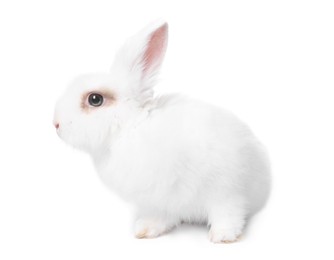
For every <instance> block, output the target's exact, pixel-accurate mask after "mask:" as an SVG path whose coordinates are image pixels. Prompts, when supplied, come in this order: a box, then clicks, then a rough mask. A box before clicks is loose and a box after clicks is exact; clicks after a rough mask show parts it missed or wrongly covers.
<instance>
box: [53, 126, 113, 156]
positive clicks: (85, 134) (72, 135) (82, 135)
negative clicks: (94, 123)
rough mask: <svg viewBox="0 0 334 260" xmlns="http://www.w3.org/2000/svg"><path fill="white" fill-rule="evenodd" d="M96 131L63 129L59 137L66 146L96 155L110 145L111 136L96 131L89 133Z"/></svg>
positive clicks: (58, 132)
mask: <svg viewBox="0 0 334 260" xmlns="http://www.w3.org/2000/svg"><path fill="white" fill-rule="evenodd" d="M89 130H94V129H87V128H86V129H85V128H80V127H79V128H78V129H77V131H75V129H70V128H69V127H68V128H63V129H60V131H57V134H58V136H59V137H60V139H62V140H63V141H64V142H65V143H66V144H68V145H70V146H72V147H74V148H76V149H78V150H82V151H84V152H87V153H89V154H94V153H96V151H98V150H101V149H102V150H103V147H106V145H107V144H108V143H109V142H108V139H109V135H108V134H107V133H101V132H99V133H96V132H95V131H89Z"/></svg>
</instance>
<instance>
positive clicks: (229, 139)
mask: <svg viewBox="0 0 334 260" xmlns="http://www.w3.org/2000/svg"><path fill="white" fill-rule="evenodd" d="M95 165H96V167H97V170H98V172H99V174H100V176H101V178H102V180H103V181H104V182H105V183H106V184H107V185H108V186H110V187H111V188H112V189H114V190H117V191H118V192H119V193H120V194H121V195H123V197H125V198H127V199H128V200H130V201H132V202H134V203H135V204H136V205H137V208H138V211H139V215H140V216H141V218H143V219H145V218H148V219H152V220H150V221H153V222H154V221H161V222H163V223H164V224H165V225H166V226H165V227H162V230H161V231H160V230H158V231H156V233H154V232H153V234H150V235H148V234H144V233H143V230H144V231H145V230H146V231H147V230H149V229H150V228H149V226H150V224H147V225H148V226H145V225H144V227H142V228H139V230H138V231H137V236H146V235H148V236H156V235H159V234H160V233H162V231H163V232H165V231H166V230H168V229H170V228H171V227H173V226H174V225H177V224H178V223H180V222H181V221H187V222H202V223H209V224H211V225H214V223H215V222H217V221H216V220H215V219H216V218H217V219H218V222H220V221H222V222H223V223H222V224H219V228H221V229H223V230H224V229H225V228H226V229H232V231H231V232H232V233H233V234H232V235H227V237H226V238H225V236H223V237H222V238H220V237H218V238H213V239H214V240H217V241H220V240H235V239H236V238H237V236H238V235H240V233H241V230H242V228H243V225H244V223H245V220H246V218H247V217H248V216H249V215H250V214H253V213H255V212H256V211H257V210H258V209H260V208H261V207H262V206H263V204H264V202H265V200H266V198H267V196H268V192H269V175H268V172H269V166H268V161H267V158H266V153H265V151H264V149H263V147H262V146H261V144H260V143H259V142H258V141H257V140H256V139H255V137H254V136H253V134H252V133H251V131H250V130H249V129H248V127H247V126H246V125H244V124H243V123H242V122H240V121H239V120H238V119H237V118H236V117H235V116H233V115H232V114H231V113H229V112H227V111H224V110H222V109H220V108H217V107H214V106H211V105H208V104H205V103H202V102H199V101H194V100H191V99H187V98H185V97H182V96H177V95H175V96H166V97H161V98H159V99H157V100H154V101H153V102H152V103H150V104H148V105H147V106H146V107H145V108H144V109H143V111H142V112H141V113H140V114H138V115H137V117H135V119H134V120H133V121H132V122H131V123H129V124H128V125H127V126H126V127H125V128H124V129H122V131H121V133H120V134H119V136H118V137H117V138H115V139H114V140H113V141H112V144H111V145H110V150H109V151H108V152H105V150H104V151H103V152H102V154H100V153H98V154H97V156H96V157H95ZM137 223H138V222H137ZM139 223H141V222H140V221H139ZM142 229H143V230H142ZM153 229H156V228H153ZM147 232H148V231H147ZM147 232H146V233H147Z"/></svg>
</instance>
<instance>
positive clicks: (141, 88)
mask: <svg viewBox="0 0 334 260" xmlns="http://www.w3.org/2000/svg"><path fill="white" fill-rule="evenodd" d="M167 41H168V24H167V23H166V22H158V23H154V24H151V25H149V26H148V27H146V28H145V29H144V30H142V31H141V32H139V33H138V34H137V35H135V36H134V37H132V38H130V39H129V40H128V41H127V42H126V43H125V45H124V46H123V47H122V48H121V49H120V50H119V52H118V53H117V54H116V58H115V61H114V64H113V67H112V68H113V69H114V70H116V71H117V73H121V74H122V75H124V76H125V77H126V81H127V82H128V81H129V80H130V81H131V82H128V83H129V84H126V87H127V88H131V90H132V91H131V92H132V93H134V95H135V97H136V98H137V99H140V100H142V101H143V102H145V101H146V100H147V99H148V98H149V97H152V96H153V89H152V88H153V86H154V83H155V79H156V76H157V74H158V72H159V68H160V66H161V64H162V61H163V58H164V56H165V52H166V48H167Z"/></svg>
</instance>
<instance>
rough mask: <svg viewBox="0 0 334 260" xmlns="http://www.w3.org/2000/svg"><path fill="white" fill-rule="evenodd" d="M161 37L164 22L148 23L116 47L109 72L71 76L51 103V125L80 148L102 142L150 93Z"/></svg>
mask: <svg viewBox="0 0 334 260" xmlns="http://www.w3.org/2000/svg"><path fill="white" fill-rule="evenodd" d="M167 37H168V25H167V23H165V22H158V23H154V24H151V25H149V26H148V27H146V28H145V29H143V30H142V31H141V32H139V33H138V34H137V35H135V36H133V37H132V38H130V39H128V41H127V42H126V43H125V44H124V46H123V47H122V48H121V49H120V50H119V51H118V53H116V56H115V60H114V62H113V65H112V67H111V71H110V73H106V74H91V75H83V76H80V77H78V78H76V79H75V80H73V82H72V83H71V84H70V86H69V87H68V88H67V90H66V91H65V93H64V94H63V96H62V97H61V98H60V99H59V101H58V102H57V105H56V109H55V115H54V125H55V127H56V129H57V133H58V135H59V136H60V137H61V138H62V139H63V140H64V141H65V142H67V143H69V144H71V145H72V146H74V147H77V148H80V149H83V150H86V151H91V150H94V149H99V148H101V147H103V146H105V145H108V144H109V142H111V140H112V136H113V134H115V133H116V132H117V131H120V129H121V128H122V126H123V125H125V124H127V123H128V122H129V121H131V120H132V119H133V118H135V117H136V116H137V115H138V114H139V113H140V112H141V110H142V108H143V107H144V106H145V104H146V103H147V102H149V101H150V100H151V99H152V98H153V85H154V82H155V79H156V75H157V73H158V72H159V68H160V65H161V63H162V60H163V58H164V54H165V51H166V47H167Z"/></svg>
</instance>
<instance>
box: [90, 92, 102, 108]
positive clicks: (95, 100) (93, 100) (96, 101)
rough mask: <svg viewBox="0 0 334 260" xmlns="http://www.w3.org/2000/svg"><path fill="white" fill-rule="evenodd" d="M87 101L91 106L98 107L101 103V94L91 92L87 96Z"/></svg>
mask: <svg viewBox="0 0 334 260" xmlns="http://www.w3.org/2000/svg"><path fill="white" fill-rule="evenodd" d="M88 103H89V104H90V105H91V106H93V107H99V106H101V105H102V104H103V96H102V95H100V94H97V93H92V94H90V95H89V96H88Z"/></svg>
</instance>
